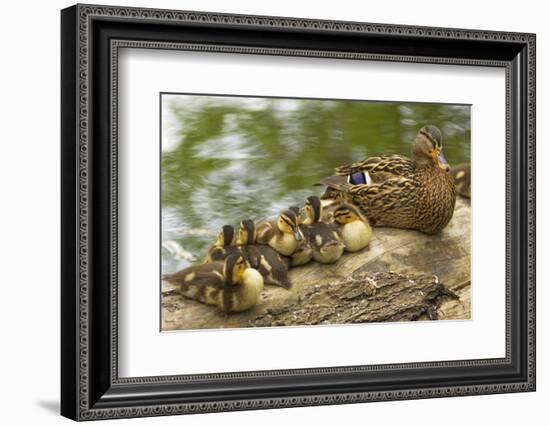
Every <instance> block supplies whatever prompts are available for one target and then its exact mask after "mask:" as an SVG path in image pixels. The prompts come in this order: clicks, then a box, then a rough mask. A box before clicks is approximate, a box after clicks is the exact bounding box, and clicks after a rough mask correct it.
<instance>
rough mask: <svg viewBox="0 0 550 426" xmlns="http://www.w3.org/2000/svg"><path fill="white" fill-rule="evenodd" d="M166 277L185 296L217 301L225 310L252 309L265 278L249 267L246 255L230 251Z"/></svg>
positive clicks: (216, 303) (199, 299)
mask: <svg viewBox="0 0 550 426" xmlns="http://www.w3.org/2000/svg"><path fill="white" fill-rule="evenodd" d="M163 279H164V280H165V281H167V282H170V283H172V284H175V285H177V286H179V289H180V293H181V294H182V296H184V297H186V298H189V299H193V300H197V301H199V302H201V303H205V304H207V305H216V306H217V307H218V308H220V309H221V310H222V311H224V312H225V313H229V312H240V311H245V310H247V309H250V308H251V307H253V306H254V305H256V303H258V300H259V298H260V293H261V292H262V290H263V288H264V280H263V278H262V276H261V275H260V273H259V272H258V271H256V270H255V269H252V268H250V267H249V265H248V262H247V261H246V259H245V258H244V256H242V255H240V254H231V255H229V256H228V257H227V258H225V259H224V260H223V261H216V262H212V263H204V264H202V265H194V266H190V267H188V268H185V269H182V270H181V271H178V272H175V273H173V274H166V275H164V276H163Z"/></svg>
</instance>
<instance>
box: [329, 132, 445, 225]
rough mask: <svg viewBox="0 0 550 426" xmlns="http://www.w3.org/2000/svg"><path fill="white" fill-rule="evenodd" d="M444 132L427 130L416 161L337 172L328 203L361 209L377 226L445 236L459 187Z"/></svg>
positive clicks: (398, 159)
mask: <svg viewBox="0 0 550 426" xmlns="http://www.w3.org/2000/svg"><path fill="white" fill-rule="evenodd" d="M441 139H442V138H441V132H440V131H439V129H438V128H437V127H435V126H424V127H422V128H421V129H420V130H419V131H418V134H417V135H416V137H415V139H414V140H413V142H412V145H411V158H410V159H409V158H406V157H402V156H400V155H388V156H381V157H372V158H367V159H366V160H363V161H361V162H359V163H354V164H351V165H347V166H342V167H338V168H337V169H336V176H331V177H329V178H327V179H326V180H325V181H324V183H325V184H326V185H327V186H328V189H327V191H326V192H325V194H324V195H323V198H335V199H339V200H344V201H347V202H351V203H353V204H355V205H357V206H358V207H359V208H360V209H361V210H362V212H363V213H364V214H365V216H367V218H368V219H369V222H370V223H371V225H373V226H392V227H395V228H407V229H416V230H418V231H421V232H425V233H426V234H435V233H437V232H439V231H441V230H442V229H443V228H444V227H445V226H446V225H447V224H448V223H449V221H450V220H451V218H452V216H453V211H454V207H455V200H456V193H455V185H454V182H453V179H452V177H451V175H450V174H449V165H448V164H447V161H446V160H445V157H444V156H443V145H442V143H441Z"/></svg>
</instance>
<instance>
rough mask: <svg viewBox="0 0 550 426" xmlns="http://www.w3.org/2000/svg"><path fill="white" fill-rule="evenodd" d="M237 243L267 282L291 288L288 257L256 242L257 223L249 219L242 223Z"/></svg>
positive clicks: (252, 265)
mask: <svg viewBox="0 0 550 426" xmlns="http://www.w3.org/2000/svg"><path fill="white" fill-rule="evenodd" d="M237 245H238V246H239V247H241V250H242V253H243V255H244V256H245V258H246V260H247V261H248V263H249V264H250V267H252V268H254V269H256V270H257V271H258V272H259V273H260V274H262V277H263V279H264V283H265V284H275V285H279V286H281V287H284V288H290V287H291V283H290V280H289V278H288V266H289V265H288V264H289V261H288V259H283V257H282V256H281V255H280V254H279V253H277V252H276V251H275V250H274V249H272V248H271V247H269V246H266V245H261V244H256V224H255V223H254V221H252V220H250V219H247V220H243V221H242V222H241V223H240V227H239V237H238V239H237Z"/></svg>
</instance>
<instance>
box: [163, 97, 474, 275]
mask: <svg viewBox="0 0 550 426" xmlns="http://www.w3.org/2000/svg"><path fill="white" fill-rule="evenodd" d="M426 124H433V125H435V126H437V127H439V129H440V130H441V131H442V134H443V146H444V153H445V157H446V159H447V161H448V162H449V164H450V165H451V166H452V165H454V164H459V163H462V162H466V161H470V107H469V106H467V105H447V104H421V103H393V102H364V101H361V102H358V101H326V100H305V99H265V98H240V97H213V96H191V95H163V102H162V126H163V134H162V240H163V247H162V269H163V272H171V271H174V270H178V269H181V268H184V267H186V266H188V265H189V264H190V263H192V262H194V261H200V260H202V258H203V257H204V253H205V251H206V249H207V247H208V246H209V245H210V244H211V243H212V241H213V240H214V239H215V236H216V235H217V233H218V231H219V229H220V228H221V226H223V225H225V224H232V225H238V223H239V222H240V221H241V220H243V219H248V218H250V219H254V220H256V221H259V220H261V219H264V218H267V217H270V216H274V215H276V214H277V213H278V212H280V211H281V210H284V209H285V208H287V207H289V206H291V205H299V206H301V205H303V203H304V200H305V198H306V197H308V196H310V195H319V194H321V193H322V191H323V188H322V187H319V186H314V185H315V183H317V182H319V181H320V179H321V178H323V177H325V176H329V175H331V174H332V172H333V169H334V168H335V167H336V166H338V165H342V164H346V163H350V162H353V161H358V160H361V159H364V158H366V157H368V156H373V155H380V154H392V153H396V154H402V155H407V156H408V155H409V152H410V142H411V141H412V139H413V138H414V136H415V135H416V132H417V131H418V129H419V128H420V127H422V126H423V125H426Z"/></svg>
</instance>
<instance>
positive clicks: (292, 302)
mask: <svg viewBox="0 0 550 426" xmlns="http://www.w3.org/2000/svg"><path fill="white" fill-rule="evenodd" d="M470 241H471V238H470V201H469V200H466V199H463V198H460V197H459V198H458V199H457V203H456V207H455V212H454V215H453V219H452V220H451V222H450V223H449V225H447V227H446V228H445V229H443V231H441V232H440V233H439V234H438V235H433V236H430V235H425V234H422V233H420V232H417V231H412V230H402V229H393V228H374V230H373V237H372V240H371V242H370V244H369V246H368V247H367V248H366V249H364V250H362V251H360V252H357V253H350V254H345V255H344V256H342V258H341V259H340V260H339V261H338V262H336V263H335V264H332V265H321V264H318V263H314V262H313V263H309V264H307V265H305V266H302V267H297V268H293V269H292V270H291V271H290V279H291V282H292V284H293V286H292V288H291V289H290V290H286V289H283V288H281V287H276V286H266V288H265V289H264V291H263V293H262V296H261V299H260V301H259V303H258V305H257V306H255V307H254V308H253V309H250V310H249V311H246V312H242V313H234V314H230V315H224V314H223V313H221V312H219V311H218V310H217V309H215V308H213V307H211V306H206V305H203V304H201V303H198V302H195V301H193V300H188V299H185V298H183V297H182V296H180V295H179V294H178V292H177V289H176V288H174V287H170V285H169V284H168V283H166V282H164V283H163V296H162V317H161V318H162V330H163V331H168V330H185V329H207V328H208V329H212V328H237V327H251V326H253V327H254V326H268V325H271V326H273V325H305V324H323V323H324V324H326V323H349V322H355V323H357V322H383V321H410V320H424V319H439V320H445V319H453V320H457V319H469V318H470V272H471V271H470ZM350 277H353V278H350ZM346 279H348V281H346ZM353 279H354V280H355V281H354V282H355V285H352V282H353V281H352V280H353ZM361 280H362V281H361ZM369 280H373V281H374V282H376V287H377V288H376V289H375V290H373V293H372V294H370V295H369V294H367V293H363V294H360V295H359V296H353V295H354V294H356V293H357V292H358V291H362V290H359V289H362V288H363V287H364V286H367V287H368V285H367V283H368V282H369ZM359 281H361V282H362V284H360V283H359ZM335 283H336V284H335ZM337 283H339V284H340V286H338V284H337ZM335 286H336V288H338V287H339V289H338V290H337V289H336V288H335ZM371 287H372V286H371ZM365 288H366V287H365ZM371 290H372V289H371ZM316 305H318V306H316ZM316 309H317V310H316ZM323 321H325V322H323ZM327 321H328V322H327Z"/></svg>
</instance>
